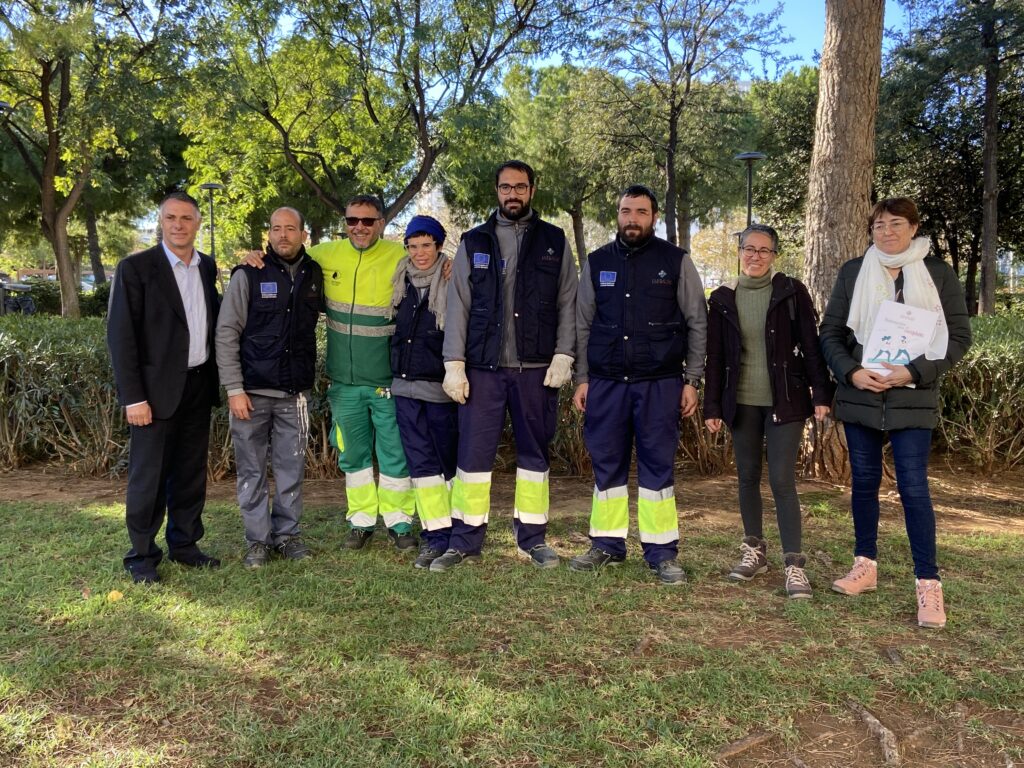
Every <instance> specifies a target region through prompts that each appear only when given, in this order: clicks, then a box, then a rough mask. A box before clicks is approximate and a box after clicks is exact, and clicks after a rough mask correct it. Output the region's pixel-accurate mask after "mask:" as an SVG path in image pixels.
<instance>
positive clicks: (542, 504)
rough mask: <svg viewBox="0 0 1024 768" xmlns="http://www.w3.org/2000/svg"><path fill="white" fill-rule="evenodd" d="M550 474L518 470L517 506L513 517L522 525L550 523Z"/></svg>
mask: <svg viewBox="0 0 1024 768" xmlns="http://www.w3.org/2000/svg"><path fill="white" fill-rule="evenodd" d="M548 496H549V485H548V473H547V471H544V472H537V471H535V470H532V469H522V468H517V469H516V505H515V509H514V510H513V512H512V517H514V518H515V519H517V520H519V521H520V522H522V523H528V524H531V525H543V524H544V523H546V522H547V521H548Z"/></svg>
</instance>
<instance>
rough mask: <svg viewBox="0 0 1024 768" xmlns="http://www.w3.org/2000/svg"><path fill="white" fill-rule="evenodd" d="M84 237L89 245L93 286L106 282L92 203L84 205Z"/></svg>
mask: <svg viewBox="0 0 1024 768" xmlns="http://www.w3.org/2000/svg"><path fill="white" fill-rule="evenodd" d="M85 236H86V240H87V241H88V243H89V265H90V266H91V267H92V276H93V283H94V285H100V284H101V283H105V282H107V274H106V272H104V271H103V260H102V259H103V252H102V251H101V250H100V233H99V230H98V229H97V227H96V210H95V209H94V208H93V207H92V203H85Z"/></svg>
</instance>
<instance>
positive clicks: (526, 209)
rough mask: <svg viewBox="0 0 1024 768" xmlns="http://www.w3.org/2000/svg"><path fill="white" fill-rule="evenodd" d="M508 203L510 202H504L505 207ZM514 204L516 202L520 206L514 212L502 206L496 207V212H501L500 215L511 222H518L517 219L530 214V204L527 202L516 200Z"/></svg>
mask: <svg viewBox="0 0 1024 768" xmlns="http://www.w3.org/2000/svg"><path fill="white" fill-rule="evenodd" d="M509 202H511V201H506V205H507V204H508V203H509ZM516 202H518V203H519V204H520V205H519V208H518V209H517V210H515V211H510V210H509V209H508V208H506V207H505V206H504V205H500V204H499V205H498V210H499V211H500V212H501V215H502V216H504V217H505V218H506V219H509V220H511V221H519V219H522V218H525V217H526V216H528V215H529V214H530V203H529V201H523V200H518V201H516Z"/></svg>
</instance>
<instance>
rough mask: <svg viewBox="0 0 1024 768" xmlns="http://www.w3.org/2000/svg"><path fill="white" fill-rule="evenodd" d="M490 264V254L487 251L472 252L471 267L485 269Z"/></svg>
mask: <svg viewBox="0 0 1024 768" xmlns="http://www.w3.org/2000/svg"><path fill="white" fill-rule="evenodd" d="M489 266H491V254H489V253H474V254H473V269H487V268H488V267H489Z"/></svg>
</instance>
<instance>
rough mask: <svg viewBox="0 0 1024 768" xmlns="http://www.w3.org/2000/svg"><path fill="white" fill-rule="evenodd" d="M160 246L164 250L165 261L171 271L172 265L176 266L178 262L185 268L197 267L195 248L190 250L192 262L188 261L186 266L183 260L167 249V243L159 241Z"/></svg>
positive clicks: (197, 256) (197, 258) (197, 260)
mask: <svg viewBox="0 0 1024 768" xmlns="http://www.w3.org/2000/svg"><path fill="white" fill-rule="evenodd" d="M160 246H161V247H162V248H163V249H164V256H166V257H167V261H169V262H170V263H171V269H174V265H175V264H178V263H179V262H180V263H181V264H182V265H184V266H185V267H189V268H191V267H196V268H198V267H199V254H198V253H197V252H196V249H195V248H193V249H192V260H191V261H189V263H188V264H185V262H184V260H183V259H182V258H181V257H180V256H178V254H176V253H175V252H174V251H172V250H171V249H170V248H168V247H167V243H165V242H163V241H162V240H161V241H160Z"/></svg>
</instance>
